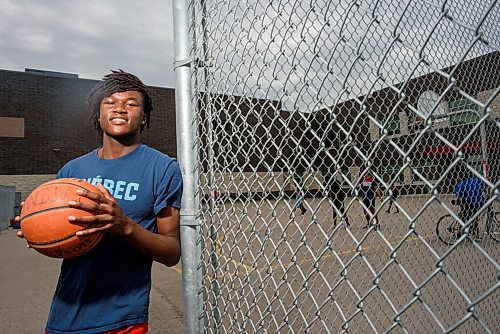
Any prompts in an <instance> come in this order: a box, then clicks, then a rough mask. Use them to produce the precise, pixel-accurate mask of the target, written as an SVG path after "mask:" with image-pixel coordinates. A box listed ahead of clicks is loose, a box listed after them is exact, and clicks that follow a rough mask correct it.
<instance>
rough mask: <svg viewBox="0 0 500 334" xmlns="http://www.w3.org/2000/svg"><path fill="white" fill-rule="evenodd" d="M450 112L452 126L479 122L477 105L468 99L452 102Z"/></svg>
mask: <svg viewBox="0 0 500 334" xmlns="http://www.w3.org/2000/svg"><path fill="white" fill-rule="evenodd" d="M449 110H450V114H451V116H450V125H451V126H454V125H462V124H469V123H474V122H477V121H478V120H479V115H478V113H477V111H478V106H477V104H475V103H474V102H472V101H469V100H467V99H460V100H455V101H450V103H449Z"/></svg>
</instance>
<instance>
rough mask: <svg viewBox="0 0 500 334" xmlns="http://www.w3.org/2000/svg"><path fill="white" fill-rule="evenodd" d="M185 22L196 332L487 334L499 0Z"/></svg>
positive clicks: (498, 156) (495, 275)
mask: <svg viewBox="0 0 500 334" xmlns="http://www.w3.org/2000/svg"><path fill="white" fill-rule="evenodd" d="M187 8H188V13H189V15H190V23H189V25H190V30H189V31H188V34H189V38H190V39H191V40H192V51H191V60H192V62H191V63H190V64H191V67H190V73H192V75H191V77H190V82H191V87H192V90H193V94H192V100H191V103H192V105H193V109H194V110H195V111H194V115H193V116H194V117H193V121H192V129H194V130H193V131H194V132H195V138H194V143H195V146H194V147H196V150H195V151H196V152H197V153H198V156H197V158H196V159H197V160H196V161H197V162H196V168H194V170H193V171H190V172H193V173H194V174H196V175H197V176H196V179H197V180H198V179H199V182H198V183H197V188H196V189H197V193H196V196H197V198H199V203H200V205H199V208H198V219H199V220H201V222H202V224H201V225H200V228H199V237H198V244H197V246H198V247H200V249H201V254H200V259H199V261H200V263H199V268H201V271H202V274H201V276H202V277H201V283H200V284H201V288H199V289H197V293H198V297H199V299H200V300H202V307H201V308H200V309H199V310H188V311H189V312H196V313H197V314H196V315H195V316H196V317H197V318H198V319H200V321H202V328H203V331H204V332H206V333H386V332H389V333H441V332H443V333H448V332H452V331H455V332H457V333H500V322H499V321H498V319H499V318H498V316H499V314H500V306H499V305H500V292H499V291H500V290H499V285H500V279H499V277H500V265H499V262H500V261H499V256H500V244H499V241H500V234H499V233H500V225H499V222H500V213H498V212H500V205H499V198H498V196H499V188H498V182H499V179H500V169H499V163H500V131H499V130H500V96H499V90H500V89H499V86H500V85H499V83H500V70H499V68H500V53H499V46H500V37H499V36H500V29H499V22H500V10H499V9H500V4H499V3H498V2H497V1H488V0H477V1H468V0H453V1H445V0H420V1H414V0H412V1H410V0H353V1H350V0H332V1H327V0H316V1H299V0H296V1H271V0H268V1H257V0H246V1H222V0H218V1H215V0H191V1H189V2H187ZM379 196H380V197H379ZM457 196H458V197H461V198H462V204H461V205H456V204H457V201H456V199H457ZM441 217H442V218H441ZM183 252H189V249H186V248H183Z"/></svg>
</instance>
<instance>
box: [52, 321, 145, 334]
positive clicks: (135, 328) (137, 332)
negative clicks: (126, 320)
mask: <svg viewBox="0 0 500 334" xmlns="http://www.w3.org/2000/svg"><path fill="white" fill-rule="evenodd" d="M43 333H44V334H47V332H46V331H45V332H43ZM100 334H148V323H147V322H144V323H142V324H134V325H130V326H124V327H120V328H117V329H112V330H110V331H105V332H101V333H100Z"/></svg>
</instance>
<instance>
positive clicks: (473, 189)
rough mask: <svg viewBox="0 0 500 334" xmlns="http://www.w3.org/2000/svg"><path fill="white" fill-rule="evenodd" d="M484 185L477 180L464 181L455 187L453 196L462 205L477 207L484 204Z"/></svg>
mask: <svg viewBox="0 0 500 334" xmlns="http://www.w3.org/2000/svg"><path fill="white" fill-rule="evenodd" d="M483 191H484V183H483V181H481V180H480V179H478V178H471V179H464V180H462V181H461V182H459V183H457V185H456V186H455V196H457V197H458V198H461V199H462V203H461V204H462V205H478V204H482V203H483V202H484V195H483Z"/></svg>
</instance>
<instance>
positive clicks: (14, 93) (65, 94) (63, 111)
mask: <svg viewBox="0 0 500 334" xmlns="http://www.w3.org/2000/svg"><path fill="white" fill-rule="evenodd" d="M96 83H97V81H96V80H87V79H78V77H77V75H69V74H66V73H57V72H44V71H34V70H28V69H27V70H26V72H15V71H6V70H0V103H1V105H2V106H3V107H2V108H1V110H0V184H3V185H11V186H12V185H13V186H15V187H16V189H17V191H20V192H22V195H23V196H22V197H23V198H24V197H25V196H26V194H27V193H29V192H30V191H31V190H32V189H33V188H34V187H35V186H37V185H39V184H40V183H42V182H44V181H46V180H48V179H51V178H53V177H54V174H56V173H57V171H58V170H59V168H61V167H62V166H63V165H64V164H65V163H66V162H67V161H69V160H70V159H73V158H75V157H77V156H80V155H82V154H84V153H87V152H89V151H91V150H92V149H94V148H96V147H97V146H99V145H100V143H101V137H100V135H99V134H98V132H97V131H96V130H95V129H94V128H93V125H92V123H91V121H90V120H89V115H88V114H87V112H86V111H85V98H86V96H87V94H88V92H89V91H90V90H91V89H92V87H93V86H94V85H95V84H96ZM149 89H150V94H151V96H152V99H153V103H154V108H155V109H154V111H153V113H152V115H151V125H150V128H149V129H146V130H145V131H144V132H143V136H142V141H143V142H144V143H145V144H147V145H149V146H151V147H154V148H156V149H159V150H160V151H162V152H164V153H167V154H169V155H173V156H175V155H176V141H175V138H176V133H175V90H174V89H171V88H161V87H149Z"/></svg>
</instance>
